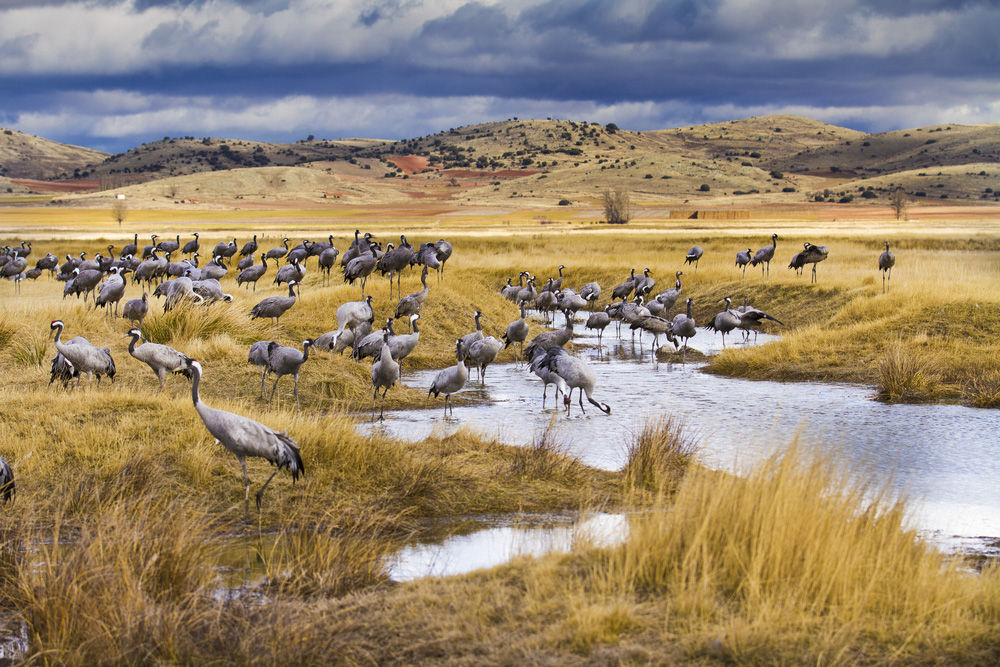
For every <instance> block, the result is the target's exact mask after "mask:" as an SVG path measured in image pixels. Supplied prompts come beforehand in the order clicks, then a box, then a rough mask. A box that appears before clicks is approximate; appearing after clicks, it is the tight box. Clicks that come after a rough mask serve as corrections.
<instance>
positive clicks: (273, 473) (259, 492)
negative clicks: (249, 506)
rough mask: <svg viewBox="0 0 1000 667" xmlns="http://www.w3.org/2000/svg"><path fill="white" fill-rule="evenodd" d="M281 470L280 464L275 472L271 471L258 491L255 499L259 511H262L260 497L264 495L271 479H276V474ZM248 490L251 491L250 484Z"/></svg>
mask: <svg viewBox="0 0 1000 667" xmlns="http://www.w3.org/2000/svg"><path fill="white" fill-rule="evenodd" d="M279 470H281V467H280V466H278V467H277V468H275V469H274V472H272V473H271V476H270V477H268V478H267V481H266V482H264V486H262V487H260V489H259V490H258V491H257V496H256V497H255V500H256V501H257V511H258V512H259V511H260V499H261V498H263V497H264V489H266V488H267V485H268V484H270V483H271V480H272V479H274V476H275V475H277V474H278V471H279ZM247 491H248V492H249V491H250V487H249V486H247Z"/></svg>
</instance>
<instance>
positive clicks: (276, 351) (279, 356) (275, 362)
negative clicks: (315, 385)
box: [267, 338, 313, 408]
mask: <svg viewBox="0 0 1000 667" xmlns="http://www.w3.org/2000/svg"><path fill="white" fill-rule="evenodd" d="M312 344H313V342H312V340H310V339H309V338H307V339H305V340H304V341H302V351H301V352H299V351H298V350H297V349H295V348H294V347H285V346H283V345H278V346H276V347H273V348H269V349H268V354H267V368H268V370H269V371H270V372H272V373H274V375H275V378H274V384H273V385H271V398H270V399H269V400H268V403H270V402H271V401H272V400H274V394H275V391H276V390H277V388H278V380H280V379H281V378H282V377H284V376H285V375H291V376H293V377H294V378H295V385H294V390H293V393H294V394H295V407H296V408H299V407H300V405H299V371H300V370H301V369H302V364H304V363H305V362H306V361H308V360H309V348H310V347H311V346H312Z"/></svg>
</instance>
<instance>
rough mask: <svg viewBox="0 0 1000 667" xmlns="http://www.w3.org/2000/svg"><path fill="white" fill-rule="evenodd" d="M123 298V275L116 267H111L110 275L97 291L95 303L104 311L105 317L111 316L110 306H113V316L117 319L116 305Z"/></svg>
mask: <svg viewBox="0 0 1000 667" xmlns="http://www.w3.org/2000/svg"><path fill="white" fill-rule="evenodd" d="M123 296H125V274H123V273H122V274H120V273H119V272H118V267H114V266H113V267H111V275H110V276H109V277H108V279H107V280H105V281H104V282H103V283H102V284H101V287H100V289H99V290H98V294H97V300H96V301H95V303H96V304H97V305H98V306H100V307H101V308H104V309H105V312H104V314H105V317H107V316H108V315H109V314H111V308H110V306H111V304H114V307H115V310H114V316H115V317H118V303H119V302H120V301H121V300H122V297H123Z"/></svg>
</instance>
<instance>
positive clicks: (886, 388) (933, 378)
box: [876, 341, 940, 403]
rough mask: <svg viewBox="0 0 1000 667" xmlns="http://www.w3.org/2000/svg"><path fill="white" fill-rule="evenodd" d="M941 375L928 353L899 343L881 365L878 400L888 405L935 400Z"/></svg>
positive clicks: (888, 353) (887, 352)
mask: <svg viewBox="0 0 1000 667" xmlns="http://www.w3.org/2000/svg"><path fill="white" fill-rule="evenodd" d="M939 382H940V372H939V370H938V366H937V363H936V361H935V360H934V358H933V357H931V356H930V354H928V353H924V352H920V351H917V350H915V349H913V347H912V346H909V347H908V346H906V345H904V344H903V343H902V342H901V341H896V342H894V343H892V344H891V345H890V346H889V349H888V350H887V351H886V353H885V356H884V357H883V358H882V360H881V361H880V362H879V365H878V379H877V383H876V389H877V391H878V393H877V394H876V398H878V399H879V400H881V401H888V402H893V403H894V402H908V403H913V402H919V401H928V400H931V399H932V398H934V393H935V390H936V389H937V387H938V384H939Z"/></svg>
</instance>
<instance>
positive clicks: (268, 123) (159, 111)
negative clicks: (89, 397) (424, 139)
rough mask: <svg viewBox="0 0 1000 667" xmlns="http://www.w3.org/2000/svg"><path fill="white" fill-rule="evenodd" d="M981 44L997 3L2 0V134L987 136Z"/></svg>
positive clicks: (994, 97)
mask: <svg viewBox="0 0 1000 667" xmlns="http://www.w3.org/2000/svg"><path fill="white" fill-rule="evenodd" d="M28 7H31V8H32V9H30V10H28V9H26V8H28ZM997 25H1000V1H998V0H980V1H974V0H966V1H959V2H954V1H948V2H944V1H932V0H908V1H902V0H899V1H877V2H860V1H857V0H840V1H828V2H815V3H814V2H788V1H779V0H669V1H667V0H664V1H661V2H648V1H644V0H621V1H618V2H611V1H608V0H536V1H532V0H519V1H518V2H516V3H515V2H496V1H486V0H484V1H482V2H463V1H461V0H434V1H433V2H431V1H423V0H355V1H345V0H337V1H334V0H249V1H243V2H236V1H235V0H103V1H102V0H86V1H85V2H84V1H78V2H69V1H67V2H20V1H19V0H13V1H12V2H6V3H3V4H2V5H0V94H2V95H3V98H4V101H5V102H4V105H3V110H2V111H0V113H2V114H3V116H0V118H2V119H3V122H4V123H7V124H15V125H18V126H20V127H25V128H29V127H30V128H35V129H37V130H38V131H39V132H50V131H51V129H52V128H58V127H59V126H60V125H59V124H60V123H61V122H63V119H64V118H65V117H68V115H70V113H71V111H70V109H69V106H70V105H71V104H72V105H75V107H76V113H77V116H78V117H79V118H80V119H81V121H80V124H79V126H80V127H81V128H82V129H81V134H80V135H79V137H80V139H79V140H80V141H81V142H85V140H86V139H87V137H88V136H90V137H91V138H92V137H94V136H120V137H133V136H140V135H141V134H142V133H143V132H147V131H148V132H149V133H150V134H151V136H162V135H164V134H167V133H175V132H176V133H183V134H190V133H198V134H200V133H202V132H203V131H204V133H205V134H207V133H208V132H209V130H212V131H217V130H218V131H222V130H227V129H228V130H231V131H233V132H237V133H242V134H243V135H245V136H253V135H256V136H264V135H270V136H273V135H275V134H276V133H278V132H279V130H278V129H276V128H275V127H274V126H275V125H276V124H278V123H281V122H284V123H286V125H285V127H288V128H292V129H290V130H288V131H289V132H293V131H297V130H295V128H298V127H302V128H311V130H313V131H315V133H316V134H317V135H318V136H322V135H328V136H331V137H332V136H347V135H358V134H369V135H378V136H396V137H403V136H408V135H417V134H425V133H427V132H430V131H435V130H437V129H440V127H436V126H434V125H433V124H434V123H448V124H449V126H450V125H459V124H463V123H472V122H479V121H482V120H487V119H490V118H496V117H500V116H502V115H503V114H508V115H521V116H527V115H528V111H530V110H537V113H540V114H541V115H543V116H544V115H554V116H562V117H570V116H571V115H572V114H575V113H581V114H583V113H586V114H590V115H591V119H595V120H600V119H602V118H604V119H606V120H616V122H619V124H620V125H623V126H625V127H632V128H634V129H645V128H651V127H662V126H665V125H667V124H670V123H675V124H690V123H693V122H698V121H703V120H722V119H724V118H725V117H726V116H725V115H726V114H729V115H730V116H737V115H741V114H742V115H748V114H751V113H770V112H781V111H785V110H788V111H791V112H796V113H804V114H811V115H814V116H816V117H820V118H822V119H825V120H830V121H832V122H846V119H849V120H850V122H851V123H853V124H854V125H855V126H857V127H859V128H860V129H886V128H887V127H891V126H897V127H899V126H905V125H907V124H909V123H913V124H916V123H918V122H936V121H937V120H946V119H952V120H955V121H956V122H958V121H962V120H968V121H976V120H978V121H983V120H996V117H997V115H998V112H1000V90H998V87H1000V84H998V81H1000V76H998V74H997V73H998V72H1000V40H998V39H997V38H996V28H995V26H997ZM81 35H83V36H82V37H81ZM28 83H30V86H29V85H27V84H28ZM91 90H98V91H102V92H100V94H98V93H93V94H92V93H90V92H89V91H91ZM69 100H72V102H70V101H69ZM387 100H395V101H396V102H395V103H396V104H397V105H398V108H399V109H403V110H405V112H400V113H397V115H396V116H395V117H394V116H393V115H392V114H391V113H386V112H385V110H384V109H383V108H381V107H380V106H379V105H385V104H386V103H387ZM421 100H423V102H422V103H421ZM234 101H235V102H234ZM327 108H331V109H333V108H335V109H337V110H338V113H339V115H338V114H334V113H327V112H325V111H324V109H327ZM187 109H192V110H194V113H188V112H186V110H187ZM242 109H253V110H254V113H242V112H241V110H242ZM272 109H273V110H276V111H272ZM519 109H521V110H522V111H521V112H520V113H519V112H518V110H519ZM199 110H201V111H202V113H198V111H199ZM352 114H353V115H352ZM951 116H954V118H951ZM254 118H260V120H259V121H258V122H259V125H257V126H255V125H254V122H255V121H254ZM376 122H382V123H383V126H378V125H376V124H374V123H376ZM185 124H186V125H185ZM199 128H201V129H199ZM220 128H221V130H220ZM168 130H169V132H168ZM281 131H284V130H281ZM88 133H89V134H88ZM129 133H131V134H129ZM91 141H92V139H91Z"/></svg>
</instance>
